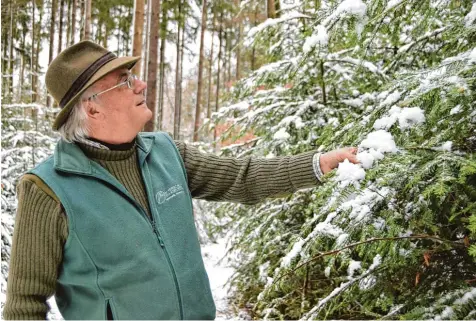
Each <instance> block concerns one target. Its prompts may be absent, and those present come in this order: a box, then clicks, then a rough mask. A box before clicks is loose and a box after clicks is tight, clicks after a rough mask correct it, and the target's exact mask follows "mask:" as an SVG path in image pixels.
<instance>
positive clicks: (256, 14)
mask: <svg viewBox="0 0 476 321" xmlns="http://www.w3.org/2000/svg"><path fill="white" fill-rule="evenodd" d="M257 25H258V6H256V9H255V23H254V26H255V27H256V26H257ZM255 63H256V46H255V43H254V42H253V49H252V51H251V70H252V71H253V70H255Z"/></svg>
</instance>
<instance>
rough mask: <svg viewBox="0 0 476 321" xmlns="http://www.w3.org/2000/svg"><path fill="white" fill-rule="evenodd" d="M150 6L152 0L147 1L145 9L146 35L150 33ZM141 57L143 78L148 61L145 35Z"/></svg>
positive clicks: (147, 42) (147, 41) (145, 74)
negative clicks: (142, 60)
mask: <svg viewBox="0 0 476 321" xmlns="http://www.w3.org/2000/svg"><path fill="white" fill-rule="evenodd" d="M151 8H152V1H151V0H149V1H147V11H146V15H147V21H146V24H145V34H146V35H149V33H150V16H151V12H152V10H151ZM143 59H144V64H143V65H142V75H143V78H144V79H145V77H147V67H148V63H147V62H148V61H149V37H148V36H146V37H145V46H144V55H143Z"/></svg>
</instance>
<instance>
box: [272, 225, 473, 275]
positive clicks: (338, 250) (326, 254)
mask: <svg viewBox="0 0 476 321" xmlns="http://www.w3.org/2000/svg"><path fill="white" fill-rule="evenodd" d="M404 239H431V240H434V241H436V242H438V243H451V244H453V245H454V246H457V247H464V244H459V243H457V242H455V241H450V240H445V239H442V238H439V237H437V236H433V235H427V234H421V235H409V236H398V237H375V238H371V239H368V240H365V241H360V242H355V243H352V244H349V245H346V246H344V247H342V248H339V249H336V250H332V251H328V252H324V253H320V254H319V255H317V256H313V257H312V258H310V259H309V260H307V261H305V262H303V263H301V264H299V265H298V266H297V267H295V268H294V269H292V270H291V271H288V272H286V273H285V274H283V275H281V276H280V277H278V278H276V279H275V280H274V281H273V284H275V283H276V282H278V281H279V280H281V279H282V278H284V277H285V276H287V275H289V274H292V273H295V272H296V271H297V270H299V269H300V268H302V267H303V266H306V265H308V264H309V263H311V262H313V261H316V260H318V259H320V258H322V257H324V256H329V255H334V254H338V253H340V252H342V251H344V250H347V249H350V248H354V247H356V246H359V245H362V244H367V243H372V242H376V241H396V240H404Z"/></svg>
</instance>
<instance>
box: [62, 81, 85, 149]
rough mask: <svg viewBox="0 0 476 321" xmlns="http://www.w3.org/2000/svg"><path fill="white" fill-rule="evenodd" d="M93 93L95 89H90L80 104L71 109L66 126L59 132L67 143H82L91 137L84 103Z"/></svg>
mask: <svg viewBox="0 0 476 321" xmlns="http://www.w3.org/2000/svg"><path fill="white" fill-rule="evenodd" d="M93 91H94V89H93V88H92V87H90V88H88V89H87V90H86V91H85V92H84V93H83V94H82V95H81V97H80V98H79V100H78V102H77V103H76V104H75V105H74V106H73V108H72V109H71V112H70V114H69V116H68V118H67V119H66V121H65V122H64V124H63V125H62V126H61V127H60V128H59V129H58V132H59V133H60V135H61V137H62V138H63V139H64V140H65V141H67V142H69V143H72V142H80V141H84V140H85V139H86V138H87V137H88V136H89V125H88V115H87V114H86V110H85V108H84V103H85V102H86V100H87V98H88V97H90V96H91V95H92V93H93Z"/></svg>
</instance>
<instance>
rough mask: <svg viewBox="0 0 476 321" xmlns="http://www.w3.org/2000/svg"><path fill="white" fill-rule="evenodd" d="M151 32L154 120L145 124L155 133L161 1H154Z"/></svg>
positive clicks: (149, 71)
mask: <svg viewBox="0 0 476 321" xmlns="http://www.w3.org/2000/svg"><path fill="white" fill-rule="evenodd" d="M151 10H152V11H151V17H150V31H149V61H148V65H149V66H148V67H147V106H148V107H149V109H150V110H151V111H152V118H151V119H150V120H149V121H148V122H147V124H145V127H144V130H145V131H146V132H152V131H155V122H156V116H157V56H158V45H159V22H160V21H159V20H160V0H154V1H152V7H151Z"/></svg>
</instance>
